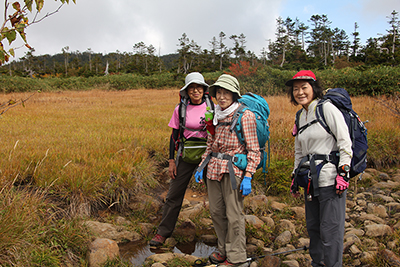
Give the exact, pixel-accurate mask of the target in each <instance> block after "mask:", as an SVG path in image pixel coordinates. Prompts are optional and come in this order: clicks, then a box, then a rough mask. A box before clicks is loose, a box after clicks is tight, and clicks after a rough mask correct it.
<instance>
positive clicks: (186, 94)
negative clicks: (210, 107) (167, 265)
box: [150, 72, 208, 246]
mask: <svg viewBox="0 0 400 267" xmlns="http://www.w3.org/2000/svg"><path fill="white" fill-rule="evenodd" d="M206 93H208V84H207V83H205V81H204V77H203V75H201V74H200V73H198V72H192V73H189V74H188V75H187V76H186V78H185V86H183V87H182V89H181V90H180V96H181V103H180V104H179V105H177V106H176V108H175V110H174V112H173V114H172V118H171V120H170V122H169V124H168V126H170V127H171V128H172V134H171V138H170V146H169V147H170V149H169V151H170V153H169V168H168V171H169V177H170V178H171V182H170V186H169V190H168V194H167V197H166V202H165V204H164V208H163V209H164V210H163V215H162V219H161V222H160V225H159V226H158V229H157V234H156V235H155V236H154V237H153V239H152V240H151V241H150V246H161V245H162V244H163V243H164V241H165V239H166V238H167V237H170V236H171V235H172V232H173V231H174V228H175V225H176V221H177V219H178V216H179V212H180V210H181V207H182V202H183V198H184V196H185V192H186V188H187V186H188V184H189V181H190V178H191V177H192V175H193V172H194V171H195V169H196V167H197V166H198V162H197V163H193V162H192V161H189V160H186V159H185V158H182V153H181V152H182V151H183V150H180V149H179V150H178V153H177V157H176V159H175V148H176V146H177V145H182V142H184V141H185V140H202V139H203V140H205V138H207V131H206V128H205V122H204V113H205V112H206V107H207V103H206V102H208V101H206V100H207V99H208V98H207V99H206V97H205V94H206ZM182 105H185V106H184V107H183V110H185V112H184V113H185V114H184V118H185V121H184V122H183V121H182V120H181V119H182V117H183V116H180V115H179V112H180V108H181V106H182ZM181 110H182V109H181ZM182 124H184V125H182ZM182 135H183V136H182ZM204 146H205V143H204ZM180 147H182V148H183V146H180ZM198 158H199V160H200V159H201V154H200V155H198Z"/></svg>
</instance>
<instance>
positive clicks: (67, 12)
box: [0, 0, 280, 57]
mask: <svg viewBox="0 0 400 267" xmlns="http://www.w3.org/2000/svg"><path fill="white" fill-rule="evenodd" d="M279 4H280V1H274V2H272V3H271V2H270V1H263V0H247V1H243V0H232V1H228V0H203V1H193V0H170V1H165V0H146V1H133V0H112V1H110V0H77V1H76V4H73V3H71V4H69V5H65V6H63V7H62V8H61V10H60V11H59V12H58V13H57V14H54V15H53V16H51V17H49V18H46V19H45V20H43V21H42V22H40V23H38V24H35V25H32V26H30V27H29V28H28V29H27V38H28V42H29V44H30V45H31V46H33V47H34V48H35V50H36V52H35V55H41V54H55V53H61V49H62V48H63V47H65V46H69V48H70V51H76V50H79V51H81V52H82V51H85V50H87V49H88V48H91V49H92V51H94V52H99V53H109V52H114V51H116V50H119V51H120V52H132V51H133V50H132V47H133V45H134V44H136V43H138V42H141V41H143V42H144V43H145V44H146V45H150V44H152V45H153V46H154V47H155V48H156V49H157V51H158V49H159V47H161V54H167V53H174V52H176V50H177V48H178V47H177V44H178V39H179V38H180V37H181V36H182V34H183V33H186V34H187V36H188V37H189V38H190V39H191V40H194V41H195V42H197V44H198V45H200V46H201V47H202V49H210V47H209V41H210V40H211V39H212V38H213V37H214V36H215V37H218V35H219V33H220V32H221V31H223V32H224V33H225V34H226V35H227V39H226V40H225V42H226V44H228V45H229V46H230V45H231V42H230V40H229V36H231V35H233V34H236V35H239V34H241V33H243V34H244V35H245V36H246V41H247V43H246V46H247V49H248V50H251V51H253V52H255V53H256V54H259V53H260V50H261V48H262V47H263V46H266V44H267V42H266V40H267V39H271V38H273V37H274V32H275V19H276V18H277V16H278V15H279V13H278V8H279ZM58 6H59V2H56V1H51V0H46V1H45V8H44V10H43V11H42V12H41V13H43V14H46V13H47V12H50V11H53V10H55V9H56V8H57V7H58ZM0 11H1V10H0ZM25 52H26V49H21V50H20V51H17V57H20V56H22V55H23V54H24V53H25Z"/></svg>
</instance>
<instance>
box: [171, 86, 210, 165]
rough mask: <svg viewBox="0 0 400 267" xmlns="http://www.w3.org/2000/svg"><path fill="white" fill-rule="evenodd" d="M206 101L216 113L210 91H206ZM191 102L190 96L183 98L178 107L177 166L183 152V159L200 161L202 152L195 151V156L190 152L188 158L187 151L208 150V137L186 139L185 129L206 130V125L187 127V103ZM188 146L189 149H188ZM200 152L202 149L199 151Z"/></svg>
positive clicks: (194, 161) (192, 161)
mask: <svg viewBox="0 0 400 267" xmlns="http://www.w3.org/2000/svg"><path fill="white" fill-rule="evenodd" d="M203 98H204V101H205V102H206V105H207V107H210V111H211V112H213V113H214V110H215V105H214V102H213V101H212V98H211V96H210V95H209V94H208V93H204V96H203ZM188 104H189V97H185V98H183V97H182V98H181V100H180V102H179V109H178V114H179V137H178V140H175V150H177V151H178V152H177V155H176V161H175V162H176V166H178V164H179V156H180V155H181V153H182V159H183V160H184V161H186V162H189V163H193V164H195V163H200V161H201V153H200V154H199V153H198V152H197V153H194V154H195V155H196V156H195V158H193V153H189V154H188V155H190V156H189V157H190V158H189V157H188V158H186V157H185V155H186V151H190V149H196V151H198V150H201V151H203V150H204V151H205V150H206V147H207V145H206V142H207V139H206V138H196V137H192V138H189V139H185V137H184V136H183V132H184V130H188V131H206V126H205V125H204V129H202V130H197V129H191V128H188V127H186V126H185V125H186V110H187V105H188ZM186 148H188V149H189V150H187V149H186ZM199 152H200V151H199Z"/></svg>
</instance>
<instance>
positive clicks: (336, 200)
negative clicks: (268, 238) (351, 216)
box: [305, 186, 347, 267]
mask: <svg viewBox="0 0 400 267" xmlns="http://www.w3.org/2000/svg"><path fill="white" fill-rule="evenodd" d="M319 190H320V193H319V196H318V197H313V199H312V201H307V200H306V201H305V203H306V204H305V206H306V222H307V231H308V235H309V237H310V249H309V250H310V256H311V258H312V263H311V265H312V266H328V267H339V266H342V259H343V236H344V222H345V215H346V193H347V191H345V192H343V194H342V196H341V197H339V196H338V195H337V194H336V192H335V191H336V189H335V186H328V187H320V188H319Z"/></svg>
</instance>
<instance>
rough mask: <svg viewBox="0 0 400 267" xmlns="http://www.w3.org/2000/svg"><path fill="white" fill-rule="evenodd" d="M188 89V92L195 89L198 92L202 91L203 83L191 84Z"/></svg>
mask: <svg viewBox="0 0 400 267" xmlns="http://www.w3.org/2000/svg"><path fill="white" fill-rule="evenodd" d="M187 90H188V92H194V91H195V90H197V92H202V91H204V88H203V86H202V85H190V86H189V87H188V88H187Z"/></svg>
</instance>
